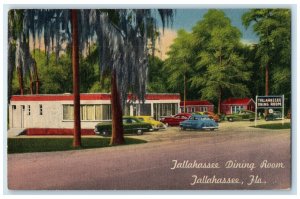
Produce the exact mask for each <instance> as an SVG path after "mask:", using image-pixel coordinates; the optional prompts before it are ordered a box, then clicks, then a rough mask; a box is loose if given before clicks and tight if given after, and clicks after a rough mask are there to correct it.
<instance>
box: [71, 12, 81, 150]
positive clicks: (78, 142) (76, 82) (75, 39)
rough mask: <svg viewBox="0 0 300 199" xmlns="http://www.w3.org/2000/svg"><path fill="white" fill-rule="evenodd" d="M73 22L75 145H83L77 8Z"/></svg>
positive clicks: (73, 15)
mask: <svg viewBox="0 0 300 199" xmlns="http://www.w3.org/2000/svg"><path fill="white" fill-rule="evenodd" d="M71 18H72V19H71V24H72V68H73V95H74V139H73V147H80V146H81V126H80V90H79V55H78V54H79V46H78V20H77V10H71Z"/></svg>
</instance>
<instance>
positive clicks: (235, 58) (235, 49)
mask: <svg viewBox="0 0 300 199" xmlns="http://www.w3.org/2000/svg"><path fill="white" fill-rule="evenodd" d="M192 35H193V37H194V39H193V40H194V42H193V44H195V47H194V49H197V62H196V66H195V68H196V74H197V75H194V76H193V77H192V78H191V83H192V86H193V87H194V88H198V89H199V90H200V93H201V96H202V98H204V99H211V100H214V99H217V101H218V113H219V114H220V108H221V101H222V99H223V95H224V93H231V94H232V95H233V96H237V95H238V96H245V95H246V94H248V93H249V90H248V88H247V87H246V86H245V84H244V83H243V81H247V80H249V78H250V72H248V70H249V69H248V66H249V63H246V62H245V59H244V57H243V56H242V55H241V53H239V51H240V50H239V49H241V48H242V45H241V43H240V38H241V33H240V31H239V30H238V29H237V28H236V27H234V26H232V25H231V22H230V19H229V18H227V17H226V16H225V14H224V13H223V12H222V11H219V10H209V11H208V12H207V13H206V14H205V15H204V18H203V20H202V21H199V22H198V23H197V24H196V26H194V27H193V32H192Z"/></svg>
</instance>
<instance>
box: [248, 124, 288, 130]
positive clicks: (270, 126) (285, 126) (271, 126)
mask: <svg viewBox="0 0 300 199" xmlns="http://www.w3.org/2000/svg"><path fill="white" fill-rule="evenodd" d="M252 127H255V128H264V129H290V128H291V123H284V124H281V123H275V124H261V125H257V126H252Z"/></svg>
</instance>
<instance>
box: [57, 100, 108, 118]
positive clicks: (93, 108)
mask: <svg viewBox="0 0 300 199" xmlns="http://www.w3.org/2000/svg"><path fill="white" fill-rule="evenodd" d="M111 118H112V117H111V105H110V104H84V105H81V106H80V119H81V120H82V121H96V120H111ZM63 120H74V106H73V104H64V105H63Z"/></svg>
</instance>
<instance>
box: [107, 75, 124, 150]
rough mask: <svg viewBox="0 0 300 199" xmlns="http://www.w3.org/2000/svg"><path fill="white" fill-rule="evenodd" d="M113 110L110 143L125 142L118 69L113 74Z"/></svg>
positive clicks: (118, 143)
mask: <svg viewBox="0 0 300 199" xmlns="http://www.w3.org/2000/svg"><path fill="white" fill-rule="evenodd" d="M111 112H112V136H111V140H110V145H120V144H125V139H124V136H123V121H122V115H123V114H122V108H121V101H120V95H119V91H118V88H117V78H116V71H115V70H113V71H112V76H111Z"/></svg>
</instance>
